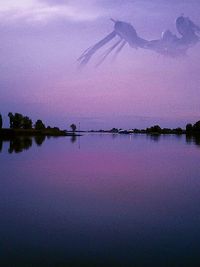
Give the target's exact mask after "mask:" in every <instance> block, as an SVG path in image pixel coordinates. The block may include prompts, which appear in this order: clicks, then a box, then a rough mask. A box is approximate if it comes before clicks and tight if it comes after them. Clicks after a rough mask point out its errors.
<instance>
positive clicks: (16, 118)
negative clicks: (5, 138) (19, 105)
mask: <svg viewBox="0 0 200 267" xmlns="http://www.w3.org/2000/svg"><path fill="white" fill-rule="evenodd" d="M8 117H9V124H10V129H24V130H25V129H35V130H44V129H48V130H50V129H51V130H52V129H53V130H57V131H59V130H60V129H59V128H58V127H53V128H51V127H50V126H48V127H46V126H45V124H44V122H43V121H42V120H41V119H38V120H37V121H36V122H35V124H33V121H32V119H30V118H29V117H28V116H24V115H22V114H21V113H14V114H13V113H12V112H9V113H8ZM2 126H3V119H2V115H1V114H0V129H2ZM70 128H71V130H72V132H75V131H76V125H75V124H74V123H72V124H71V125H70Z"/></svg>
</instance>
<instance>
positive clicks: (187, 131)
mask: <svg viewBox="0 0 200 267" xmlns="http://www.w3.org/2000/svg"><path fill="white" fill-rule="evenodd" d="M192 130H193V127H192V124H191V123H188V124H187V125H186V133H191V132H192Z"/></svg>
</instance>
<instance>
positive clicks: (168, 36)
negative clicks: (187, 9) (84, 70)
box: [78, 15, 200, 66]
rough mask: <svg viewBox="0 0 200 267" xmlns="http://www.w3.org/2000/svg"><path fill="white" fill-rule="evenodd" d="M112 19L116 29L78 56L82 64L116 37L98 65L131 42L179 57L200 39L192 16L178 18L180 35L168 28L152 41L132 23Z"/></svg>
mask: <svg viewBox="0 0 200 267" xmlns="http://www.w3.org/2000/svg"><path fill="white" fill-rule="evenodd" d="M111 20H112V21H113V22H114V30H113V31H112V32H111V33H110V34H108V35H107V36H106V37H105V38H104V39H102V40H100V41H99V42H98V43H96V44H95V45H93V46H92V47H90V48H88V49H87V50H85V51H84V52H83V54H82V55H81V56H80V57H79V58H78V61H79V62H80V65H81V66H84V65H86V64H87V63H88V62H89V60H90V59H91V57H92V56H93V55H94V54H95V53H96V52H97V50H99V49H100V48H101V47H103V46H104V45H106V44H107V43H108V42H110V41H111V40H112V39H114V38H116V37H117V40H116V42H115V43H114V44H112V46H111V47H110V48H108V49H107V50H106V51H105V52H104V54H103V55H102V58H101V59H100V61H99V63H98V65H100V64H101V63H102V62H103V61H104V60H105V59H106V58H107V57H108V55H109V54H110V53H111V52H112V51H114V50H115V54H116V55H117V54H118V53H119V52H120V51H121V50H122V49H123V47H124V46H125V45H126V44H129V46H130V47H132V48H142V49H149V50H152V51H154V52H157V53H159V54H162V55H166V56H171V57H177V56H181V55H184V54H185V53H186V51H187V50H188V49H189V48H190V47H192V46H194V45H195V44H196V43H198V42H199V41H200V27H199V26H197V25H196V24H194V22H192V21H191V20H190V18H188V17H184V16H183V15H181V16H180V17H178V18H177V19H176V28H177V31H178V33H179V34H180V37H178V36H176V35H175V34H173V33H172V32H171V31H170V30H166V31H164V32H163V33H162V35H161V37H160V39H157V40H150V41H148V40H145V39H143V38H141V37H140V36H139V35H138V34H137V32H136V30H135V29H134V27H133V26H132V25H131V24H129V23H127V22H123V21H115V20H113V19H111Z"/></svg>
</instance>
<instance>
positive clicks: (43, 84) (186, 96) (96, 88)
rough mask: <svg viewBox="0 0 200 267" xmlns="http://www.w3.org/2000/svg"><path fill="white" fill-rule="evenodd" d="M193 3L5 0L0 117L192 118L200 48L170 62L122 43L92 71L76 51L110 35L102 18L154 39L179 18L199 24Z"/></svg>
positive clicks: (138, 121) (91, 121) (62, 121)
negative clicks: (80, 61) (123, 23)
mask: <svg viewBox="0 0 200 267" xmlns="http://www.w3.org/2000/svg"><path fill="white" fill-rule="evenodd" d="M198 10H200V3H199V2H198V1H195V0H192V1H180V0H174V1H164V0H152V1H147V0H141V1H131V0H128V1H120V0H115V1H114V0H110V1H108V0H107V1H104V0H102V1H100V0H97V1H95V0H84V1H81V0H74V1H64V0H60V1H59V0H57V1H56V0H51V1H50V0H46V1H45V0H43V1H42V0H26V1H25V0H19V1H16V0H13V1H12V0H9V1H4V3H0V33H1V44H0V60H1V64H0V99H1V109H0V112H1V113H2V114H3V115H4V116H5V117H6V116H7V113H8V112H9V111H12V112H21V113H24V114H27V115H28V116H30V117H32V118H33V119H37V118H42V119H43V120H44V121H45V122H46V123H47V124H51V125H57V126H59V127H63V128H66V127H67V125H69V124H70V123H71V122H75V123H78V122H79V121H80V122H81V127H82V128H83V129H88V128H93V129H98V128H112V127H121V128H124V127H127V128H135V127H147V126H149V125H151V124H152V123H159V124H161V126H163V127H167V126H168V127H175V126H184V124H185V123H186V122H188V121H191V122H194V121H196V120H197V119H199V118H200V105H199V99H200V75H199V73H200V67H199V62H200V45H197V46H195V47H194V48H192V49H191V50H189V52H188V55H187V56H186V57H183V58H179V59H171V58H166V57H162V56H158V55H157V54H155V53H153V52H151V51H143V50H140V49H138V50H134V49H131V48H130V47H128V46H126V47H125V48H124V50H123V51H122V53H121V54H120V55H119V56H118V58H117V59H116V60H115V61H113V58H112V56H111V57H110V58H109V60H107V61H106V62H105V63H104V64H103V65H101V66H100V67H99V68H95V67H94V65H95V63H96V61H95V60H96V59H97V58H98V55H101V53H103V51H100V52H99V54H98V55H97V57H96V58H94V60H92V61H91V62H90V64H89V65H88V66H87V68H85V69H84V70H82V71H78V68H77V62H76V59H77V58H78V57H79V56H80V54H81V53H82V52H83V50H85V49H86V48H88V47H89V46H91V45H93V44H94V43H96V42H97V41H99V40H100V39H101V38H103V37H104V36H106V35H107V34H108V33H110V32H111V31H112V27H113V24H112V23H111V22H110V20H109V19H110V17H113V18H115V19H119V20H124V21H127V22H130V23H132V25H134V27H135V28H136V29H137V31H138V33H139V34H140V35H141V36H142V37H144V38H147V39H154V38H155V39H156V38H159V37H160V35H161V32H162V31H163V30H165V29H170V30H171V31H172V32H174V33H176V34H177V32H176V28H175V19H176V17H178V16H179V15H180V14H181V13H184V14H185V15H186V16H189V17H190V18H191V19H192V20H193V21H195V23H196V24H198V25H200V19H199V13H198Z"/></svg>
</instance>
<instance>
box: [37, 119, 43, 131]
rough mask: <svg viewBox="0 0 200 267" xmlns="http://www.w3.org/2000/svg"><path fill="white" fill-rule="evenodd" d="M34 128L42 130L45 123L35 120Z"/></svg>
mask: <svg viewBox="0 0 200 267" xmlns="http://www.w3.org/2000/svg"><path fill="white" fill-rule="evenodd" d="M35 129H36V130H44V129H45V125H44V123H43V122H42V120H37V121H36V123H35Z"/></svg>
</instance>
